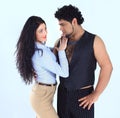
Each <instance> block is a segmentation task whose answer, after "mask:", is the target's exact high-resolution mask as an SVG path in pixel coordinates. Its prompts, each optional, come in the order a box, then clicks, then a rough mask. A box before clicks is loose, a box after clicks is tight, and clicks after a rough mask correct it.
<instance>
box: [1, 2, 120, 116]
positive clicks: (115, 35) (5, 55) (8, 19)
mask: <svg viewBox="0 0 120 118" xmlns="http://www.w3.org/2000/svg"><path fill="white" fill-rule="evenodd" d="M65 4H73V5H75V6H77V7H79V9H80V10H81V11H82V14H83V17H84V18H85V22H84V24H83V27H84V28H85V29H86V30H88V31H90V32H92V33H96V34H98V35H99V36H100V37H101V38H102V39H103V40H104V42H105V45H106V48H107V51H108V53H109V55H110V58H111V61H112V63H113V68H114V69H113V73H112V76H111V80H110V83H109V85H108V86H107V88H106V90H105V91H104V92H103V94H102V95H101V96H100V98H99V100H98V101H97V102H96V104H95V117H96V118H120V112H119V106H120V102H119V100H120V92H118V91H119V90H120V89H119V86H120V80H119V79H120V54H119V50H120V39H119V37H120V36H119V34H120V30H119V29H120V23H119V22H120V14H119V13H118V12H119V11H120V6H119V5H120V2H119V0H43V1H42V0H41V1H40V0H34V1H33V0H19V1H17V0H3V1H2V0H0V42H1V45H0V73H1V76H0V118H35V113H34V111H33V110H32V108H31V106H30V102H29V93H30V90H31V87H32V85H30V86H26V85H25V84H24V83H23V81H22V79H21V78H20V76H19V73H18V71H17V69H16V65H15V55H14V52H15V49H16V43H17V40H18V37H19V34H20V32H21V29H22V27H23V25H24V23H25V21H26V20H27V18H28V17H29V16H31V15H38V16H41V17H42V18H43V19H44V20H45V21H46V23H47V27H48V42H47V45H48V46H53V44H54V42H55V40H56V39H57V38H58V37H59V36H60V34H61V32H60V31H59V26H58V22H57V19H55V18H54V13H55V11H56V10H57V8H58V7H61V6H63V5H65ZM98 70H99V69H97V70H96V81H97V76H98ZM54 107H55V108H56V94H55V99H54Z"/></svg>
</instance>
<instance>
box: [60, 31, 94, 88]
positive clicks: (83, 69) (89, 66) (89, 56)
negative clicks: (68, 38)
mask: <svg viewBox="0 0 120 118" xmlns="http://www.w3.org/2000/svg"><path fill="white" fill-rule="evenodd" d="M94 39H95V35H94V34H91V33H89V32H87V31H85V32H84V34H83V36H82V37H81V38H80V40H79V41H78V42H77V43H76V44H75V48H74V51H73V55H72V59H71V62H70V63H69V77H68V78H62V77H60V85H61V86H63V87H65V88H67V89H80V88H82V87H85V86H88V85H93V84H94V81H95V69H96V59H95V56H94V50H93V43H94Z"/></svg>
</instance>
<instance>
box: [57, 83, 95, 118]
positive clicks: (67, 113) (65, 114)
mask: <svg viewBox="0 0 120 118" xmlns="http://www.w3.org/2000/svg"><path fill="white" fill-rule="evenodd" d="M92 91H93V88H92V87H91V88H89V89H84V90H81V89H79V90H67V89H66V88H64V87H62V86H60V85H59V87H58V101H57V111H58V115H59V117H60V118H94V104H93V105H92V107H91V109H90V110H88V109H87V108H86V109H83V108H82V107H80V106H79V103H80V102H78V99H80V98H82V97H84V96H86V95H88V94H90V93H91V92H92Z"/></svg>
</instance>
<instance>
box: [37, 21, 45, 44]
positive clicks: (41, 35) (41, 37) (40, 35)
mask: <svg viewBox="0 0 120 118" xmlns="http://www.w3.org/2000/svg"><path fill="white" fill-rule="evenodd" d="M36 41H38V42H40V43H44V42H46V41H47V28H46V25H45V24H44V23H43V24H40V25H39V27H38V28H37V29H36Z"/></svg>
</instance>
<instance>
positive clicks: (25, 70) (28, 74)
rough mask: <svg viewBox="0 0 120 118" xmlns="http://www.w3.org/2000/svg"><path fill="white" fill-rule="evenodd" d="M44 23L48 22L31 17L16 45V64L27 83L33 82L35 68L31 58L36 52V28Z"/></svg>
mask: <svg viewBox="0 0 120 118" xmlns="http://www.w3.org/2000/svg"><path fill="white" fill-rule="evenodd" d="M43 23H44V24H46V23H45V21H44V20H43V19H42V18H40V17H37V16H31V17H29V18H28V20H27V21H26V23H25V25H24V27H23V29H22V32H21V34H20V37H19V40H18V42H17V45H16V47H17V49H16V66H17V69H18V71H19V73H20V75H21V77H22V78H23V80H24V82H25V83H26V84H30V83H32V80H33V71H34V68H33V65H32V60H31V58H32V56H33V54H34V52H35V41H36V29H37V28H38V27H39V25H40V24H43Z"/></svg>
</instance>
